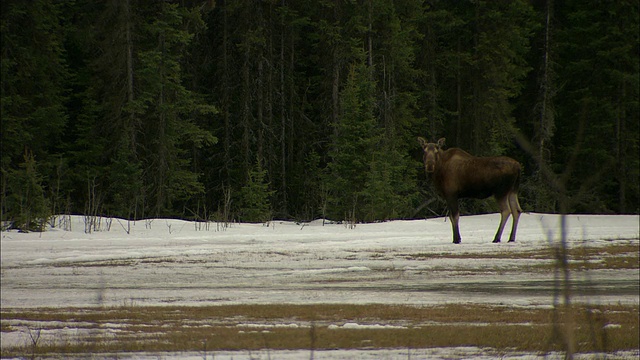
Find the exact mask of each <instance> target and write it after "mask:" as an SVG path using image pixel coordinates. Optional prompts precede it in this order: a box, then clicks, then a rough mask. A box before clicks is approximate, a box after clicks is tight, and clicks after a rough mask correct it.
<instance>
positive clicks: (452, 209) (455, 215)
mask: <svg viewBox="0 0 640 360" xmlns="http://www.w3.org/2000/svg"><path fill="white" fill-rule="evenodd" d="M447 205H448V206H449V219H451V228H452V230H453V243H454V244H460V241H461V238H460V229H459V228H458V221H459V220H460V211H459V210H458V199H451V200H447Z"/></svg>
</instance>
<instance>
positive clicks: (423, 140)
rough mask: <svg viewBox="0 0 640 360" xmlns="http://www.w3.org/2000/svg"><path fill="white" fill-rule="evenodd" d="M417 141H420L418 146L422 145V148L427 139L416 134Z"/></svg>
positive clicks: (425, 144)
mask: <svg viewBox="0 0 640 360" xmlns="http://www.w3.org/2000/svg"><path fill="white" fill-rule="evenodd" d="M418 142H419V143H420V146H422V148H423V149H424V148H425V147H426V146H427V143H428V142H427V140H425V139H424V138H422V137H420V136H418Z"/></svg>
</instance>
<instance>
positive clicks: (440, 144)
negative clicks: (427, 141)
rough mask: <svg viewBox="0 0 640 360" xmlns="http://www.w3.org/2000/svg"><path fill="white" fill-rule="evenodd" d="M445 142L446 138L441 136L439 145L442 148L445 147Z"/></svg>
mask: <svg viewBox="0 0 640 360" xmlns="http://www.w3.org/2000/svg"><path fill="white" fill-rule="evenodd" d="M444 142H445V138H440V140H438V147H440V148H442V147H444Z"/></svg>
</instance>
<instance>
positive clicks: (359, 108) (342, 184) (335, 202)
mask: <svg viewBox="0 0 640 360" xmlns="http://www.w3.org/2000/svg"><path fill="white" fill-rule="evenodd" d="M374 89H375V83H374V82H373V81H372V80H371V76H370V71H369V69H368V68H367V66H366V65H365V64H364V59H363V60H362V61H360V62H359V63H356V64H353V65H352V66H351V68H350V71H349V77H348V78H347V83H346V85H345V89H344V90H343V91H342V93H341V116H340V118H339V120H338V123H336V124H334V136H333V139H332V148H331V150H330V152H329V154H330V157H331V162H330V163H329V165H328V176H327V178H326V182H327V187H328V189H329V201H328V203H329V213H328V215H329V217H330V218H333V219H356V220H362V213H361V210H360V206H361V205H362V200H363V199H362V189H363V186H364V184H365V183H366V182H367V179H368V177H369V173H370V169H371V161H372V155H373V150H374V146H375V145H376V144H377V143H378V142H379V140H380V132H379V131H378V128H377V121H376V118H375V117H374V106H375V99H374V93H373V91H374Z"/></svg>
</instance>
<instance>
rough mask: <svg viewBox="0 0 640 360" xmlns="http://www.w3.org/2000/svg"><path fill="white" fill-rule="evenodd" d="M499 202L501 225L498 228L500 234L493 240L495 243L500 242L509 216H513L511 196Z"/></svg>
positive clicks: (500, 199) (504, 197) (502, 198)
mask: <svg viewBox="0 0 640 360" xmlns="http://www.w3.org/2000/svg"><path fill="white" fill-rule="evenodd" d="M497 200H498V206H499V207H500V225H499V226H498V232H497V233H496V236H495V238H494V239H493V242H494V243H499V242H500V238H501V237H502V231H503V230H504V225H505V224H506V223H507V220H508V219H509V215H511V206H510V204H509V194H507V195H505V196H503V197H501V198H499V199H497Z"/></svg>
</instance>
